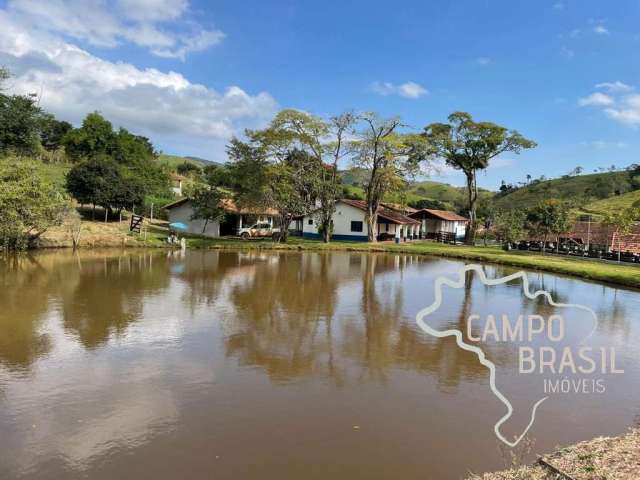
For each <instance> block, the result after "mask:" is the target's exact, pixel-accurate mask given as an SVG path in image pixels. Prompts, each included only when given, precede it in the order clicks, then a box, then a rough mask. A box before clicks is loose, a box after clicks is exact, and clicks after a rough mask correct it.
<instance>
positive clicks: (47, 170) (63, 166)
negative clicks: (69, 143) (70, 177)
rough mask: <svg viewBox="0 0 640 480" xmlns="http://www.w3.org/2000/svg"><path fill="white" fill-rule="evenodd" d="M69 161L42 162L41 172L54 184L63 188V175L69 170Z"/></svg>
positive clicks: (70, 165)
mask: <svg viewBox="0 0 640 480" xmlns="http://www.w3.org/2000/svg"><path fill="white" fill-rule="evenodd" d="M71 167H72V164H71V163H43V164H42V167H41V168H42V174H43V176H44V177H45V178H47V179H49V180H50V181H51V182H52V183H54V184H55V185H57V186H59V187H61V188H64V185H65V176H66V175H67V172H68V171H69V170H71Z"/></svg>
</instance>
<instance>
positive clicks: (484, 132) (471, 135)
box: [423, 112, 536, 244]
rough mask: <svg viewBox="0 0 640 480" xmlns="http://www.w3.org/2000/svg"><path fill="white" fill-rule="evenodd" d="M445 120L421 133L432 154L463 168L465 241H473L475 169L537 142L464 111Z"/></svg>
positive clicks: (427, 127) (453, 165)
mask: <svg viewBox="0 0 640 480" xmlns="http://www.w3.org/2000/svg"><path fill="white" fill-rule="evenodd" d="M448 120H449V123H432V124H430V125H427V126H426V127H425V129H424V133H423V136H424V137H425V138H426V139H427V141H428V142H429V144H430V147H431V148H432V149H433V153H434V154H435V155H437V156H438V157H440V158H442V159H444V160H445V162H446V163H447V164H449V165H451V166H452V167H454V168H456V169H458V170H460V171H462V172H463V173H464V175H465V177H466V181H467V201H468V209H469V213H468V214H469V220H470V222H469V228H468V229H467V233H466V239H465V241H466V243H467V244H473V243H474V242H475V235H476V229H477V218H476V206H477V201H478V185H477V178H476V177H477V172H478V171H479V170H484V169H486V168H487V167H488V166H489V162H490V161H491V159H493V158H495V157H497V156H498V155H500V154H502V153H505V152H511V153H516V154H517V153H520V152H521V151H522V150H523V149H528V148H533V147H535V146H536V143H535V142H533V141H531V140H528V139H526V138H525V137H523V136H522V135H520V134H519V133H518V132H517V131H515V130H508V129H507V128H505V127H502V126H500V125H496V124H495V123H491V122H476V121H474V120H473V118H472V117H471V115H470V114H468V113H466V112H454V113H452V114H451V115H449V118H448Z"/></svg>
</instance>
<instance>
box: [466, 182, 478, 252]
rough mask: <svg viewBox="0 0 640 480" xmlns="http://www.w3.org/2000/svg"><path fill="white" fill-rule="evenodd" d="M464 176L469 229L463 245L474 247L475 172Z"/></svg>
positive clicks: (476, 195) (476, 191)
mask: <svg viewBox="0 0 640 480" xmlns="http://www.w3.org/2000/svg"><path fill="white" fill-rule="evenodd" d="M465 174H466V176H467V197H468V200H469V228H468V229H467V232H466V234H465V239H464V243H466V244H467V245H474V244H475V242H476V202H477V200H478V190H477V188H476V172H475V170H471V171H469V172H465Z"/></svg>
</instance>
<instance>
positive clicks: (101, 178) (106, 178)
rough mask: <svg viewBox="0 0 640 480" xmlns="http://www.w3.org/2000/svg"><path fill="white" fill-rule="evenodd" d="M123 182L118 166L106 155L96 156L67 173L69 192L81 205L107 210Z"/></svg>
mask: <svg viewBox="0 0 640 480" xmlns="http://www.w3.org/2000/svg"><path fill="white" fill-rule="evenodd" d="M120 180H121V178H120V172H119V171H118V164H117V163H116V162H115V161H114V160H113V159H111V158H110V157H108V156H106V155H101V156H96V157H93V158H91V159H89V160H85V161H83V162H80V163H78V164H76V165H74V166H73V168H72V169H71V170H69V173H67V178H66V187H67V191H68V192H69V193H70V194H71V195H73V197H74V198H75V199H76V200H77V201H78V202H79V203H81V204H91V205H93V207H94V211H95V206H96V205H99V206H102V207H104V208H107V207H108V206H109V205H110V203H111V200H112V198H113V196H114V189H115V186H116V185H117V184H118V182H119V181H120Z"/></svg>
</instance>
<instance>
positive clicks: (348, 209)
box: [302, 199, 420, 242]
mask: <svg viewBox="0 0 640 480" xmlns="http://www.w3.org/2000/svg"><path fill="white" fill-rule="evenodd" d="M366 211H367V203H366V202H365V201H363V200H349V199H342V200H340V201H338V202H337V204H336V211H335V213H334V214H333V231H332V235H331V238H332V239H333V240H354V241H362V242H366V241H367V240H368V238H369V237H368V232H369V229H368V226H367V222H366V221H365V214H366ZM374 234H375V236H376V238H377V239H378V240H390V239H392V238H394V237H395V236H396V234H397V235H399V237H400V238H402V239H404V240H408V239H417V238H419V237H420V222H419V221H418V220H416V219H414V218H411V217H409V216H407V215H404V214H402V213H400V212H399V211H398V210H395V209H392V208H388V207H386V206H384V205H383V206H381V207H380V208H379V209H378V223H377V224H376V231H375V232H374ZM302 236H303V237H305V238H320V233H319V231H318V224H317V221H316V219H315V217H314V216H313V215H307V216H305V217H304V218H303V219H302Z"/></svg>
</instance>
